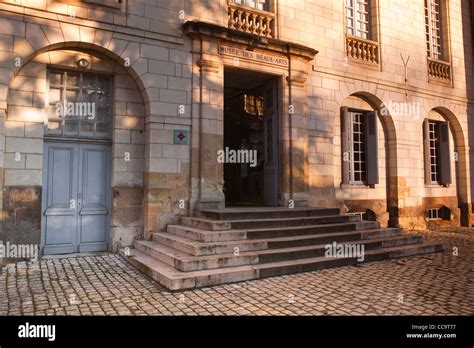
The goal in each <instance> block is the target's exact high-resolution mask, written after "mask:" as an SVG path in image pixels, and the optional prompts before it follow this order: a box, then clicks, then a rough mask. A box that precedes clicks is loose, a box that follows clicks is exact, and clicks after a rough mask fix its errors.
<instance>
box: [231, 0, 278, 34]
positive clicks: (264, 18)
mask: <svg viewBox="0 0 474 348" xmlns="http://www.w3.org/2000/svg"><path fill="white" fill-rule="evenodd" d="M227 8H228V12H227V14H228V19H229V22H228V28H229V29H234V30H237V31H241V32H244V33H248V34H253V35H258V36H261V37H266V38H272V37H273V28H274V21H275V14H274V13H272V12H268V11H264V10H260V9H256V8H252V7H248V6H243V5H240V4H236V3H233V2H230V1H229V2H228V3H227Z"/></svg>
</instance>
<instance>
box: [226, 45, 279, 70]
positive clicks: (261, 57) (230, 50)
mask: <svg viewBox="0 0 474 348" xmlns="http://www.w3.org/2000/svg"><path fill="white" fill-rule="evenodd" d="M218 50H219V54H223V55H226V56H232V57H235V58H243V59H249V60H254V61H257V62H261V63H267V64H274V65H279V66H284V67H288V58H284V57H279V56H274V55H270V54H265V53H260V52H254V51H246V50H242V49H240V48H235V47H230V46H224V45H219V49H218Z"/></svg>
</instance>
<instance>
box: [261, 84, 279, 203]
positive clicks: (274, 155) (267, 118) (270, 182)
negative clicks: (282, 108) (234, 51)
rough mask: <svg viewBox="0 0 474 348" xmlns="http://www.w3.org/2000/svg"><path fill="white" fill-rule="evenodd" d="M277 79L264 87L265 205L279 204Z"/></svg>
mask: <svg viewBox="0 0 474 348" xmlns="http://www.w3.org/2000/svg"><path fill="white" fill-rule="evenodd" d="M276 82H277V80H276V79H272V80H269V81H267V82H266V84H265V88H264V100H265V108H264V110H265V115H264V137H265V141H264V152H265V153H264V159H265V161H264V166H263V176H264V178H263V201H264V204H265V206H278V104H277V101H278V94H277V92H278V91H277V83H276Z"/></svg>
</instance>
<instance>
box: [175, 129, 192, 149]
mask: <svg viewBox="0 0 474 348" xmlns="http://www.w3.org/2000/svg"><path fill="white" fill-rule="evenodd" d="M188 138H189V131H187V130H181V129H175V130H174V144H181V145H183V144H184V145H187V144H188Z"/></svg>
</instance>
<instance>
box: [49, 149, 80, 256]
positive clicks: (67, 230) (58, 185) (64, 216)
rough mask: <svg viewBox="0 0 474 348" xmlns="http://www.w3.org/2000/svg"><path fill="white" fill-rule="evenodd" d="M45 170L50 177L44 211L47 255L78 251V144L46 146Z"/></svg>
mask: <svg viewBox="0 0 474 348" xmlns="http://www.w3.org/2000/svg"><path fill="white" fill-rule="evenodd" d="M44 153H45V158H44V164H45V165H44V168H45V169H46V172H48V173H49V175H46V176H45V180H44V181H43V182H44V183H45V186H46V190H45V192H46V195H45V197H44V198H45V199H43V202H44V201H45V200H46V202H45V204H43V207H46V209H43V210H44V214H43V215H44V216H43V220H44V231H45V234H44V241H45V249H44V253H45V254H59V253H70V252H74V250H75V246H76V234H77V216H76V210H75V204H76V200H77V171H78V161H77V145H75V144H50V143H46V144H45V152H44Z"/></svg>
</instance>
